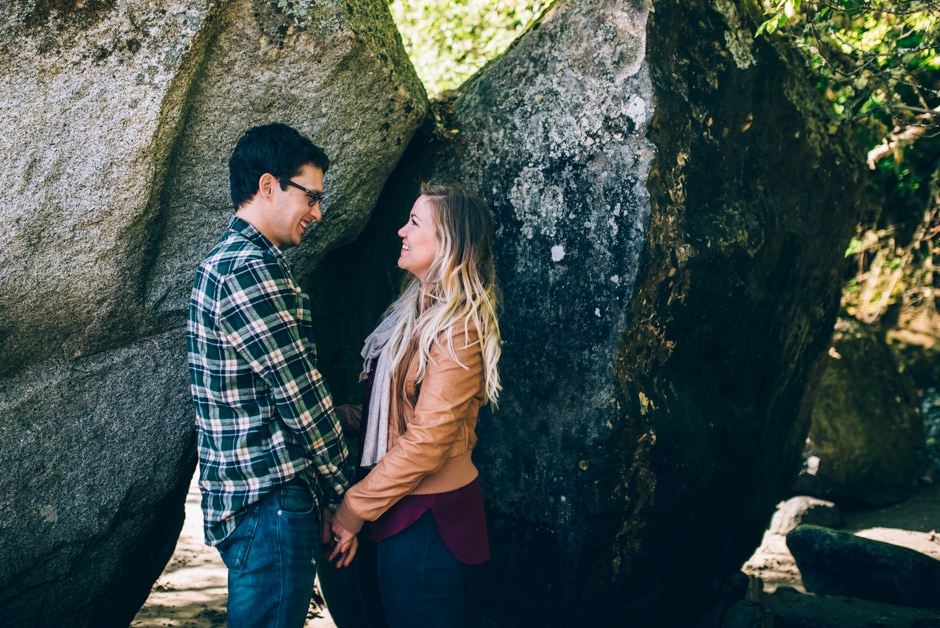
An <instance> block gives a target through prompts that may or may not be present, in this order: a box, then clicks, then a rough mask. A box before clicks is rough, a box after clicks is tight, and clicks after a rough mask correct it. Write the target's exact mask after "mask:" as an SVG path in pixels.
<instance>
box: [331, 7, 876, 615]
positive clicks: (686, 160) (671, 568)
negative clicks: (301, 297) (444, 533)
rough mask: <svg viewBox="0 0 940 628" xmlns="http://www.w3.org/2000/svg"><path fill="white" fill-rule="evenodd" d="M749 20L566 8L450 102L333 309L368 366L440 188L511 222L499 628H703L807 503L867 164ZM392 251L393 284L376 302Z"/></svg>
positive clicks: (486, 442)
mask: <svg viewBox="0 0 940 628" xmlns="http://www.w3.org/2000/svg"><path fill="white" fill-rule="evenodd" d="M737 7H738V5H737V4H735V3H732V2H717V3H713V2H704V1H699V0H692V1H682V2H679V1H678V0H654V1H653V2H651V3H647V2H644V1H640V0H634V1H630V2H622V1H620V0H561V1H560V2H559V3H558V4H557V5H556V6H555V7H554V8H553V9H552V11H551V12H550V13H549V14H548V15H547V16H546V17H545V18H544V19H543V20H542V21H541V23H540V24H539V25H537V26H536V27H534V28H533V29H532V30H530V31H529V32H528V33H527V34H526V35H524V36H523V37H522V38H521V39H520V40H519V41H518V42H516V44H515V45H514V46H513V47H512V48H511V49H510V51H509V52H508V53H507V54H506V55H505V56H504V57H503V58H501V59H500V60H499V61H497V62H495V63H493V64H492V65H491V66H488V67H487V68H486V69H485V70H484V71H483V72H482V73H481V74H479V75H478V76H477V77H475V78H474V79H473V80H471V81H470V82H469V83H468V84H467V85H465V86H463V87H462V88H461V89H460V90H458V93H457V94H456V95H455V97H454V98H452V99H450V100H448V101H446V102H443V103H440V107H439V108H440V112H441V118H440V120H439V121H438V122H439V123H438V125H437V126H436V133H435V134H433V135H431V134H429V135H428V136H426V137H424V138H421V139H420V141H417V140H416V142H415V143H414V144H413V149H412V150H411V151H410V152H409V154H408V155H407V156H406V159H405V160H403V162H402V163H401V164H400V166H399V169H398V170H397V171H396V173H395V174H394V175H393V177H392V179H391V183H392V185H390V186H389V188H387V189H386V192H385V193H384V195H383V197H382V198H381V199H380V203H379V206H378V207H377V210H376V221H380V220H381V221H383V223H384V228H385V231H384V234H383V235H382V236H379V235H377V234H375V233H372V234H367V235H368V237H366V236H365V235H364V239H363V240H362V241H361V242H360V243H357V244H356V245H354V246H352V247H350V249H349V250H348V251H337V252H336V255H335V257H331V258H329V259H328V260H327V261H326V262H325V264H324V268H325V269H326V268H328V269H330V271H333V270H336V271H337V274H336V278H333V279H324V281H325V282H326V283H328V284H329V283H332V284H333V288H334V289H333V291H330V290H329V289H328V288H324V287H323V286H320V287H319V288H318V289H319V290H322V291H323V294H324V295H325V298H323V299H321V301H322V302H332V303H335V304H337V305H335V306H332V307H335V308H336V310H335V311H336V312H339V311H344V310H343V308H345V311H351V312H355V314H353V315H352V316H351V317H349V318H342V317H339V316H337V315H336V314H335V313H334V314H333V315H329V314H328V313H324V314H323V315H322V316H323V321H324V325H328V326H329V325H330V323H329V322H328V321H329V320H333V321H334V323H332V327H331V329H332V330H335V333H333V332H331V333H329V334H328V335H329V336H330V338H331V340H330V342H331V343H333V344H334V345H335V346H338V347H339V346H346V347H347V348H348V347H349V346H350V345H352V346H356V344H358V342H361V339H362V337H363V335H364V333H366V332H367V331H368V330H367V329H366V328H365V327H366V325H364V324H363V325H362V327H363V329H359V330H354V329H353V328H354V327H356V326H357V325H359V322H358V321H360V320H361V321H363V322H364V321H365V320H367V319H371V321H370V323H371V324H372V325H374V323H375V319H376V318H377V317H378V315H379V313H380V311H381V307H379V306H375V307H373V306H372V305H369V304H372V303H374V301H375V297H376V295H387V294H388V293H389V290H388V288H387V286H389V285H393V284H394V278H391V280H390V281H385V280H384V276H380V275H383V272H382V271H381V270H380V269H382V268H385V269H387V268H388V267H390V266H391V265H392V264H393V263H394V262H393V260H394V259H395V257H394V250H395V248H396V244H397V239H396V238H395V236H394V230H395V229H396V228H397V226H398V225H400V224H402V223H403V221H404V216H405V215H406V212H407V207H408V206H409V204H410V202H411V201H413V200H414V197H415V194H416V187H415V182H416V181H418V180H420V179H422V178H425V177H429V176H438V177H455V178H458V179H460V180H463V181H464V182H466V183H467V184H469V185H470V186H471V187H473V188H476V189H477V190H479V191H480V192H481V194H482V195H483V196H484V197H485V198H486V199H487V200H488V201H489V202H490V203H491V205H492V206H493V208H494V212H495V216H496V224H497V267H498V273H499V278H500V282H501V284H502V289H503V295H504V296H503V300H502V317H501V325H502V332H503V338H504V345H503V350H504V353H503V356H504V357H503V362H502V365H501V372H502V376H503V383H504V386H505V389H504V391H503V395H502V397H501V403H500V408H499V410H498V411H497V412H492V413H487V414H485V415H484V416H482V417H481V421H480V426H479V435H480V445H479V447H478V449H477V453H476V456H477V458H476V460H477V462H478V466H479V467H480V470H481V478H482V482H483V486H484V491H485V493H486V495H487V506H488V513H489V518H490V523H491V527H492V529H491V540H492V543H493V560H492V561H491V562H490V563H489V564H488V565H487V566H485V567H483V568H481V569H479V570H477V572H476V576H475V577H474V578H473V585H472V592H471V595H470V598H471V599H472V604H471V605H470V606H471V613H472V614H473V622H474V624H475V625H494V626H497V625H498V626H520V625H527V626H528V625H534V626H542V625H545V626H567V625H578V626H622V625H633V626H667V625H668V626H687V625H694V623H695V620H696V619H697V618H699V617H701V616H702V615H703V614H705V613H706V612H707V611H708V610H709V609H710V607H713V606H714V605H715V603H716V601H717V600H718V599H719V598H720V597H721V596H722V595H724V594H725V593H726V587H730V586H733V585H734V583H735V574H737V573H738V571H739V569H740V567H741V565H742V564H743V563H744V561H745V560H746V559H747V557H748V556H749V555H750V554H751V553H752V552H753V550H754V549H755V548H756V547H757V546H758V545H759V543H760V539H761V535H762V533H763V531H764V528H765V527H766V524H767V521H768V519H769V517H770V515H771V513H772V512H773V510H774V505H775V504H776V503H777V502H778V501H779V500H780V499H781V498H782V497H784V496H785V495H786V494H787V492H788V490H789V488H790V486H791V485H792V482H793V480H794V479H795V477H796V474H797V472H798V469H799V465H800V454H801V451H802V447H803V443H804V441H805V437H806V431H807V429H808V427H809V417H810V411H811V408H812V402H813V397H814V391H815V387H816V385H817V383H818V381H819V378H820V376H821V373H822V370H823V369H822V367H823V365H824V363H825V357H826V350H827V347H828V341H829V337H830V334H831V330H832V327H833V324H834V322H835V319H836V315H837V313H838V307H839V292H840V284H841V280H840V268H841V261H842V253H843V251H844V246H845V245H846V244H847V242H848V239H849V237H850V235H851V232H852V227H853V224H854V222H855V219H856V215H855V213H856V210H855V207H856V206H857V200H858V197H859V192H860V189H861V186H862V184H863V181H862V179H863V172H862V160H861V156H860V155H859V154H858V152H857V151H856V149H855V148H854V146H853V144H852V140H851V138H850V136H849V134H848V133H847V131H846V129H843V128H840V127H839V126H838V125H835V124H833V123H831V121H830V117H829V115H828V114H827V107H826V105H825V104H824V103H821V102H820V98H819V95H818V94H817V93H816V92H815V90H814V88H813V86H812V82H811V81H810V80H809V78H808V76H807V74H806V71H805V69H804V68H803V66H802V64H801V62H800V61H799V60H795V59H793V58H791V57H789V56H788V55H787V54H786V53H785V52H782V51H781V50H780V49H777V48H775V47H774V46H773V45H772V44H771V43H770V42H768V41H767V40H766V39H759V40H755V39H754V38H753V37H752V33H753V32H754V29H755V23H756V22H755V20H756V19H759V15H758V16H752V18H753V19H751V18H749V17H748V16H747V15H745V14H744V13H742V11H741V10H740V9H739V8H737ZM392 216H394V217H392ZM380 237H384V238H385V239H386V240H385V241H386V242H388V243H389V247H390V249H391V250H390V251H389V252H388V253H385V254H386V255H388V256H387V257H386V258H385V259H384V266H383V264H382V263H380V262H378V261H377V262H374V268H375V269H376V272H375V279H374V281H376V282H378V284H381V285H376V284H373V287H370V289H369V290H368V291H367V292H368V294H367V295H365V296H361V297H357V295H355V294H350V293H349V291H348V288H345V286H348V285H349V284H350V283H351V282H352V281H355V280H356V279H357V278H359V277H360V276H361V275H360V270H359V268H362V265H364V264H367V263H369V264H372V263H373V262H366V261H365V260H367V259H368V258H369V256H370V254H371V253H373V252H378V253H380V254H382V251H384V250H385V249H380V247H376V246H375V243H376V241H378V240H379V239H380ZM351 260H358V263H359V265H358V267H357V268H352V269H350V270H348V271H347V272H345V273H342V272H341V271H339V269H340V268H341V267H343V266H344V265H345V267H346V268H349V266H350V264H349V262H350V261H351ZM385 274H387V272H386V273H385ZM329 275H330V272H329V271H328V272H325V273H323V274H321V275H319V277H321V278H323V277H327V276H329ZM339 277H342V279H340V278H339ZM350 299H351V301H350ZM386 302H387V301H386ZM364 310H368V311H369V314H368V315H366V314H363V313H362V312H363V311H364ZM340 318H342V320H338V319H340ZM343 334H350V335H351V336H354V335H355V334H361V335H358V337H355V338H353V339H351V340H345V339H343V338H342V336H343ZM356 366H357V365H356V364H351V365H350V369H351V370H353V369H355V367H356ZM349 379H351V378H349ZM347 381H348V380H347ZM677 591H678V593H677ZM677 595H678V596H679V599H680V602H679V603H677V602H676V597H677Z"/></svg>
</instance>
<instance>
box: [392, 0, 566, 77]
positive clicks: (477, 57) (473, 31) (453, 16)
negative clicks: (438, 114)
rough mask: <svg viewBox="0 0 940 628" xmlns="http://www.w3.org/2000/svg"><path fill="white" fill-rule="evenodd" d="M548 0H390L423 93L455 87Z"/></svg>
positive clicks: (533, 18)
mask: <svg viewBox="0 0 940 628" xmlns="http://www.w3.org/2000/svg"><path fill="white" fill-rule="evenodd" d="M552 1H553V0H391V1H390V3H389V8H390V9H391V11H392V16H393V17H394V18H395V22H396V23H397V24H398V29H399V31H401V36H402V41H403V43H404V45H405V50H407V51H408V55H409V56H410V57H411V62H412V63H413V64H414V66H415V70H416V71H417V72H418V76H419V77H420V78H421V80H422V81H423V82H424V86H425V88H426V89H427V90H428V93H431V94H438V93H441V92H444V91H446V90H450V89H454V88H456V87H459V86H460V85H461V84H462V83H463V82H464V81H465V80H467V79H468V78H469V77H470V76H472V75H473V74H474V73H475V72H476V71H477V70H479V69H480V68H481V67H483V66H484V65H485V64H486V63H487V62H488V61H490V60H492V59H495V58H496V57H498V56H500V55H501V54H503V52H505V51H506V49H507V48H508V47H509V45H510V44H511V43H512V42H513V41H514V40H515V39H516V38H517V37H518V36H519V35H521V34H522V33H523V32H525V30H526V29H528V28H529V26H531V25H532V24H533V23H534V22H535V21H536V20H538V19H539V18H540V17H541V16H542V14H543V13H544V12H545V11H546V9H547V8H548V7H549V6H550V5H551V3H552Z"/></svg>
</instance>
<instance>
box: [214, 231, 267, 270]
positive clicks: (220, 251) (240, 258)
mask: <svg viewBox="0 0 940 628" xmlns="http://www.w3.org/2000/svg"><path fill="white" fill-rule="evenodd" d="M272 263H276V261H275V259H274V256H273V255H271V254H270V253H269V252H267V251H265V250H264V249H263V248H261V247H260V246H258V245H257V244H256V243H254V242H252V241H251V240H250V239H248V238H246V237H245V236H244V235H242V234H241V233H238V232H237V231H232V230H231V229H230V230H228V231H226V232H225V234H224V235H223V236H222V237H221V238H220V239H219V241H218V242H217V243H216V245H215V246H214V247H213V248H212V250H211V251H209V254H208V255H206V258H205V259H204V260H203V261H202V264H200V269H201V270H202V271H204V272H205V271H209V272H213V273H215V274H218V275H221V276H226V275H231V274H233V273H234V272H236V271H237V270H238V269H239V268H240V267H243V266H247V265H252V264H272Z"/></svg>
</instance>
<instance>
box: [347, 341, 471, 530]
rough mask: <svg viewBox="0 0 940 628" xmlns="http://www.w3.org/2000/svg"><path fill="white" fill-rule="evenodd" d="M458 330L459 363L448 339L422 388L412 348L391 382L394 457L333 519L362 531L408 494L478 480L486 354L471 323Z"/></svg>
mask: <svg viewBox="0 0 940 628" xmlns="http://www.w3.org/2000/svg"><path fill="white" fill-rule="evenodd" d="M463 329H464V328H463V326H462V325H461V326H460V327H458V328H456V329H455V330H454V337H453V342H454V347H455V349H456V351H455V353H456V354H457V358H458V359H459V362H460V363H459V364H458V363H457V362H455V361H454V359H453V358H452V357H451V355H450V351H449V350H448V348H447V344H446V337H445V335H443V334H442V335H441V336H440V337H439V338H438V341H437V342H435V343H434V344H433V345H432V347H431V356H430V360H429V361H428V364H427V368H426V370H425V375H424V381H422V382H421V383H420V384H416V382H415V379H416V376H417V373H418V352H417V351H416V350H412V352H411V353H410V356H409V355H406V356H405V358H404V359H402V365H401V366H400V367H399V369H398V371H397V372H396V373H395V374H394V375H393V377H392V395H391V397H392V401H391V407H390V409H389V426H388V453H386V454H385V456H384V457H383V458H382V459H381V460H379V462H378V464H377V465H375V467H373V469H372V471H371V472H370V473H369V475H368V476H366V477H365V479H363V480H362V481H361V482H359V483H358V484H356V485H355V486H353V487H352V488H351V489H349V490H348V491H346V495H345V498H344V500H343V503H342V505H341V506H340V507H339V509H338V510H337V511H336V514H335V515H334V517H335V518H336V519H337V521H338V522H339V523H340V524H341V525H342V526H343V527H344V528H346V529H347V530H349V531H351V532H358V531H359V530H360V529H361V528H362V524H363V522H364V521H375V520H376V519H378V518H379V516H381V515H382V513H384V512H385V511H386V510H388V509H389V508H391V507H392V505H393V504H395V503H396V502H397V501H398V500H399V499H401V498H402V497H404V496H406V495H409V494H420V495H423V494H429V493H443V492H446V491H452V490H454V489H458V488H460V487H462V486H466V485H467V484H469V483H470V482H472V481H473V480H474V479H476V477H477V468H476V467H475V466H474V465H473V462H472V461H471V460H470V454H471V452H472V451H473V447H474V446H475V445H476V442H477V437H476V425H477V415H478V413H479V410H480V406H481V405H482V404H483V399H484V389H485V381H484V373H483V352H482V348H481V345H480V342H479V335H478V333H477V330H476V328H475V327H473V326H471V327H470V329H469V332H468V333H467V334H466V335H465V334H464V332H463Z"/></svg>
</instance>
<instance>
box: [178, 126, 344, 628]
mask: <svg viewBox="0 0 940 628" xmlns="http://www.w3.org/2000/svg"><path fill="white" fill-rule="evenodd" d="M328 168H329V159H328V158H327V156H326V154H325V153H324V152H323V151H322V150H321V149H320V148H318V147H317V146H315V145H314V144H313V143H312V142H311V141H310V140H309V139H308V138H306V137H304V136H303V135H301V134H300V133H298V132H297V131H296V130H295V129H293V128H291V127H289V126H286V125H283V124H269V125H266V126H259V127H254V128H252V129H249V130H248V131H247V132H246V133H245V134H244V135H243V136H242V138H241V139H240V140H239V141H238V143H237V145H236V146H235V150H234V152H233V153H232V156H231V159H230V160H229V177H230V186H231V194H232V204H233V205H234V207H235V216H234V217H232V219H231V221H230V223H229V226H228V229H227V230H226V231H225V233H224V234H222V237H221V238H220V239H219V241H218V243H217V244H216V245H215V248H213V249H212V251H211V252H210V253H209V255H208V256H207V257H206V259H205V260H203V262H202V264H201V265H200V266H199V269H198V271H197V273H196V280H195V282H194V284H193V291H192V296H191V298H190V305H189V326H188V342H187V344H188V351H189V372H190V381H191V388H192V395H193V403H194V405H195V408H196V432H197V439H198V443H197V444H198V449H199V488H200V490H201V491H202V509H203V515H204V518H205V534H206V543H207V544H208V545H214V546H216V547H217V548H218V550H219V553H220V554H221V556H222V560H223V562H224V563H225V565H226V567H227V568H228V589H229V599H228V625H229V626H231V627H233V628H236V627H238V626H249V625H250V626H296V627H300V626H303V624H304V621H305V618H306V615H307V609H308V608H309V605H310V596H311V593H312V591H313V582H314V578H315V576H316V564H317V555H318V552H319V543H320V541H321V539H323V540H326V538H328V536H329V532H328V531H327V530H328V526H327V525H324V523H326V522H329V519H330V518H331V513H332V511H333V510H335V508H336V506H338V504H339V503H340V501H341V500H342V497H343V494H344V493H345V491H346V489H347V488H348V487H349V485H350V483H351V482H352V479H353V473H354V471H353V467H352V465H351V461H350V460H349V457H348V452H347V450H346V446H345V443H344V442H343V439H342V432H341V429H340V425H339V423H338V422H337V416H336V412H335V410H334V407H333V401H332V399H331V397H330V393H329V390H328V389H327V386H326V382H325V381H324V380H323V377H322V376H321V374H320V372H319V371H318V370H317V355H316V347H315V345H314V342H313V334H312V326H311V319H310V300H309V298H308V297H307V295H306V294H304V293H303V292H302V291H301V289H300V287H299V286H298V285H297V284H296V282H295V281H294V279H293V277H292V275H291V271H290V269H289V267H288V264H287V261H286V260H285V258H284V255H283V253H282V252H281V250H282V249H284V248H286V247H289V246H295V245H297V244H300V240H301V238H302V237H303V235H304V232H305V231H306V230H307V229H308V227H310V225H311V224H313V223H314V222H316V221H318V220H320V218H321V208H320V199H321V197H322V195H323V175H324V174H326V171H327V169H328ZM321 513H322V517H323V520H322V521H321ZM324 532H325V533H326V537H324V536H322V534H323V533H324ZM356 544H357V542H353V543H351V544H346V546H345V547H342V548H338V549H339V550H340V551H342V552H343V553H342V554H341V557H340V560H339V563H338V564H340V565H343V566H345V565H346V564H348V562H349V560H351V558H352V556H353V555H354V554H355V551H356Z"/></svg>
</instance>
